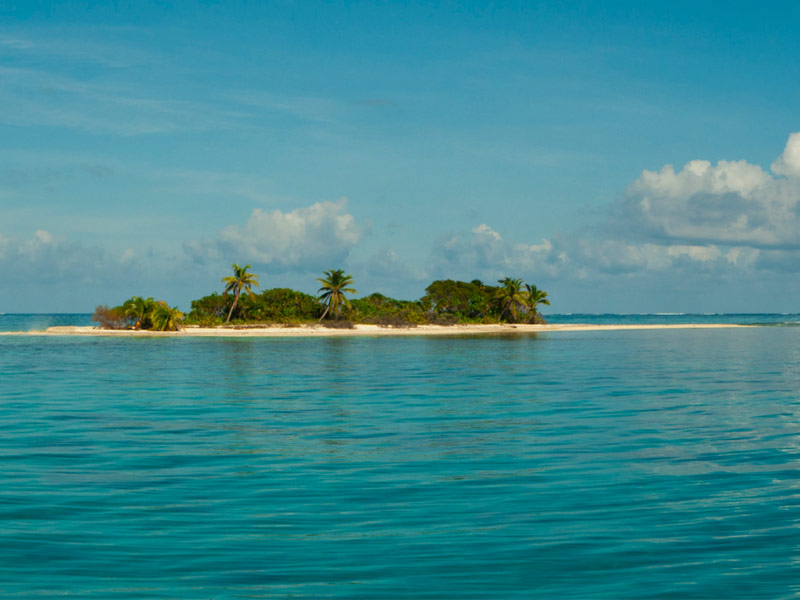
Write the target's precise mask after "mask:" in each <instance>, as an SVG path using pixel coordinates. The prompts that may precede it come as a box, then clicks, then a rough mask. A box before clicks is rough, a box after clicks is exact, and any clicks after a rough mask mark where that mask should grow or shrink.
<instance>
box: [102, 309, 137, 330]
mask: <svg viewBox="0 0 800 600" xmlns="http://www.w3.org/2000/svg"><path fill="white" fill-rule="evenodd" d="M92 321H94V322H95V323H98V324H99V325H100V327H101V328H102V329H126V328H128V327H132V326H133V324H132V323H131V320H130V319H129V318H128V317H126V316H125V310H124V309H123V308H122V307H121V306H115V307H114V308H109V307H108V306H98V307H97V308H95V309H94V314H93V315H92Z"/></svg>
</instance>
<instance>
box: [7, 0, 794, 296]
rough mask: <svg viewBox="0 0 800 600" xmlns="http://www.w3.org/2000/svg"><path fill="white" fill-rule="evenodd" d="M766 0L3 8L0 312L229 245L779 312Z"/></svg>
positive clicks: (785, 272)
mask: <svg viewBox="0 0 800 600" xmlns="http://www.w3.org/2000/svg"><path fill="white" fill-rule="evenodd" d="M799 12H800V9H798V8H796V7H792V6H787V5H786V3H762V4H760V5H758V6H755V5H753V4H752V3H744V2H742V3H736V2H726V3H716V2H706V3H694V2H693V3H688V2H668V3H667V2H652V3H640V2H616V3H615V2H573V3H538V4H537V3H532V2H526V3H510V2H504V3H502V4H500V3H498V4H492V3H486V2H484V3H469V2H461V3H440V4H435V5H434V4H432V3H424V4H422V3H418V4H414V3H393V2H384V3H342V2H325V3H321V2H319V3H316V2H296V3H295V2H288V1H287V2H272V3H268V4H262V3H256V2H252V3H221V2H220V3H214V2H203V3H180V2H174V3H168V2H158V3H147V2H136V3H133V2H130V3H123V2H117V3H108V4H106V3H71V2H57V3H44V2H16V3H3V4H2V5H0V23H1V24H2V27H0V276H1V277H2V279H3V281H4V284H3V286H2V287H0V312H3V311H4V312H18V311H28V310H30V311H42V312H50V311H65V312H66V311H78V312H90V311H91V310H93V308H94V306H95V305H96V304H99V303H109V304H116V303H119V302H121V301H122V300H124V299H125V298H127V297H129V296H131V295H134V294H136V295H145V296H150V295H152V296H156V297H158V298H163V299H166V300H167V301H169V302H170V303H171V304H178V305H179V306H181V307H182V308H184V309H186V308H188V306H189V301H190V300H191V299H192V298H196V297H199V296H201V295H204V294H206V293H209V292H211V291H214V290H220V289H221V284H220V278H221V277H222V276H224V275H226V274H227V272H228V271H229V270H230V265H231V263H233V262H237V263H240V264H241V263H250V264H252V265H253V271H255V272H256V273H258V274H259V275H260V276H261V281H262V287H279V286H280V287H283V286H289V287H295V288H297V289H302V290H304V291H307V292H314V291H315V290H316V287H317V286H316V285H315V284H316V281H315V278H316V277H318V276H319V275H320V273H321V271H322V270H323V269H330V268H338V267H343V268H346V269H347V270H348V272H350V273H352V274H353V277H354V279H355V281H356V284H357V286H356V287H358V288H359V290H360V291H361V292H363V293H370V292H372V291H381V292H383V293H386V294H390V295H394V296H398V297H403V298H416V297H419V296H420V295H421V294H422V293H423V290H424V287H425V286H426V285H427V284H428V283H429V282H430V281H432V280H433V279H437V278H444V277H453V278H462V279H474V278H480V279H483V280H485V281H489V282H491V281H494V280H496V279H497V278H499V277H503V276H506V275H509V276H514V277H522V278H524V279H525V280H527V281H531V282H534V283H537V284H538V285H539V286H540V287H543V288H544V289H547V290H548V291H549V292H550V295H551V298H552V300H553V305H552V307H551V309H552V310H553V311H563V312H606V311H608V312H686V311H692V312H717V311H718V312H723V311H728V312H733V311H796V310H800V303H798V302H797V301H796V298H798V292H800V285H798V279H799V278H798V272H797V271H798V269H800V267H798V266H796V265H800V261H798V260H797V259H799V258H800V207H798V201H800V136H798V137H797V138H792V137H790V136H791V134H792V133H794V132H798V131H800V114H799V113H798V111H797V108H796V107H797V106H800V63H798V61H797V60H796V57H797V56H800V47H798V46H800V36H797V35H796V31H795V30H794V24H795V23H796V22H797V17H798V16H800V15H798V13H799Z"/></svg>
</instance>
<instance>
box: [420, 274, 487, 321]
mask: <svg viewBox="0 0 800 600" xmlns="http://www.w3.org/2000/svg"><path fill="white" fill-rule="evenodd" d="M496 293H497V288H496V287H494V286H490V285H485V284H484V283H483V282H482V281H480V280H478V279H475V280H473V281H470V282H469V283H467V282H466V281H456V280H453V279H440V280H438V281H434V282H433V283H432V284H430V285H429V286H428V287H427V288H425V296H423V297H422V299H421V300H420V302H421V304H422V306H423V307H424V308H425V309H426V310H427V311H428V313H429V320H430V321H432V322H433V321H435V320H441V319H442V318H443V317H444V316H450V317H453V318H455V319H456V320H457V321H461V322H470V321H471V322H475V321H484V320H486V319H487V317H488V318H491V319H493V320H497V317H498V310H497V305H496V302H495V300H494V298H495V295H496Z"/></svg>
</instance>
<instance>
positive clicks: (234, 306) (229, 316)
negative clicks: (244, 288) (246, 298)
mask: <svg viewBox="0 0 800 600" xmlns="http://www.w3.org/2000/svg"><path fill="white" fill-rule="evenodd" d="M237 302H239V290H236V294H234V296H233V304H231V309H230V310H229V311H228V318H227V319H225V322H226V323H230V322H231V315H232V314H233V309H234V308H236V303H237Z"/></svg>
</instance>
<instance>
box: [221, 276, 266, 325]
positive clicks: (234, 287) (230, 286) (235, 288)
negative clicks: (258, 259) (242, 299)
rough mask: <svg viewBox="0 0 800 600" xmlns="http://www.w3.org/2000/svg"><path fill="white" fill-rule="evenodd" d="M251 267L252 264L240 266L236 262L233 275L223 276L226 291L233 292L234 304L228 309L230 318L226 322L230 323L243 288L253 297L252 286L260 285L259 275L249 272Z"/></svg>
mask: <svg viewBox="0 0 800 600" xmlns="http://www.w3.org/2000/svg"><path fill="white" fill-rule="evenodd" d="M249 268H250V265H245V266H243V267H240V266H239V265H237V264H236V263H233V275H229V276H228V277H223V278H222V283H224V284H225V292H224V293H225V294H226V295H227V293H228V292H233V304H231V309H230V310H229V311H228V318H227V319H225V322H226V323H230V320H231V315H232V314H233V311H234V310H236V305H237V304H238V303H239V295H240V294H241V293H242V290H244V291H246V292H247V293H248V294H249V295H250V298H253V296H254V294H253V290H252V289H251V287H252V286H256V287H258V277H256V276H255V275H253V274H252V273H248V272H247V269H249Z"/></svg>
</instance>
